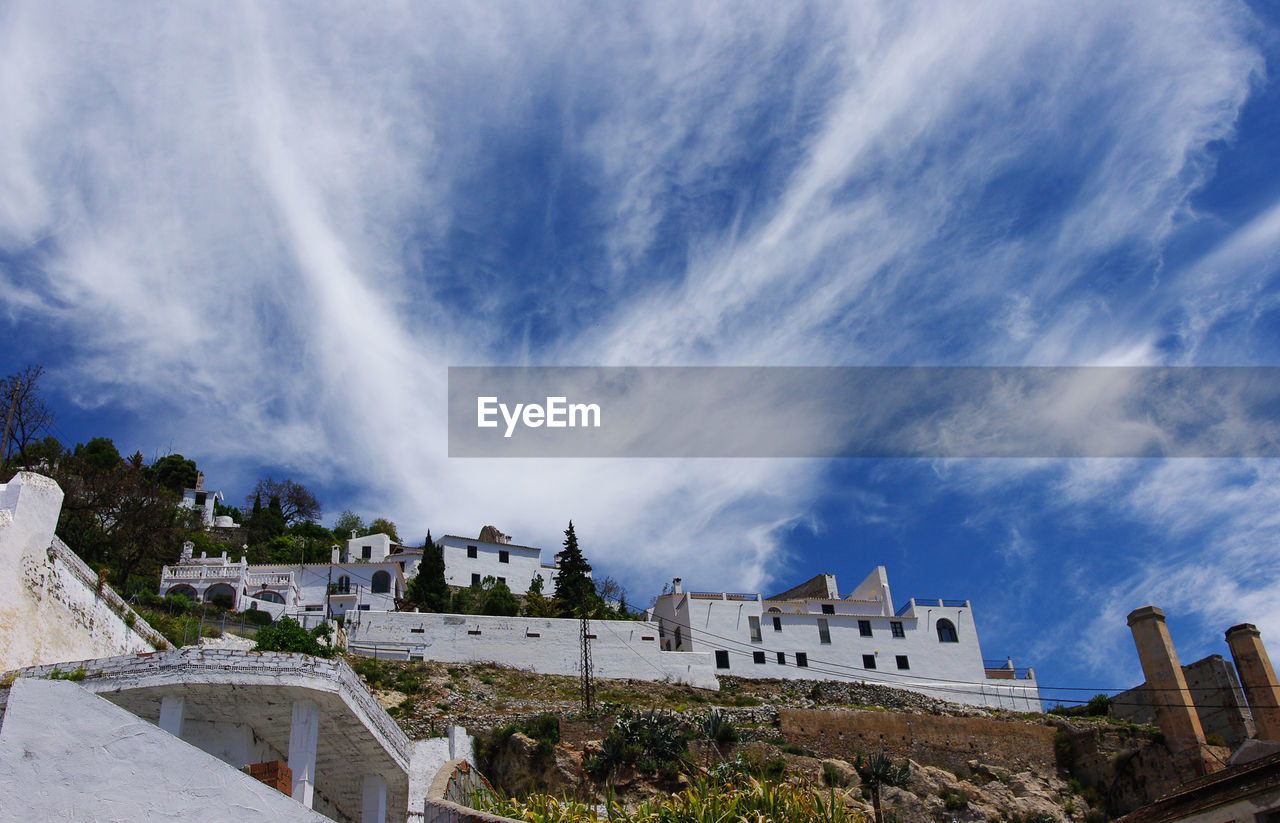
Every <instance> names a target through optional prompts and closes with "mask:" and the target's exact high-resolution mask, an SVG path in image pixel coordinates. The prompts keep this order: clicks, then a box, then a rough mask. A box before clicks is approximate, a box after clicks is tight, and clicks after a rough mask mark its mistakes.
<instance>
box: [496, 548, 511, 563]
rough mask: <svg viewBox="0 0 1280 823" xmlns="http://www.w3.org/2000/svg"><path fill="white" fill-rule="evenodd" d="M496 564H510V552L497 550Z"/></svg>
mask: <svg viewBox="0 0 1280 823" xmlns="http://www.w3.org/2000/svg"><path fill="white" fill-rule="evenodd" d="M498 562H499V563H510V562H511V552H509V551H507V550H506V549H499V550H498Z"/></svg>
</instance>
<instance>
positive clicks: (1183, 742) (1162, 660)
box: [1129, 606, 1221, 776]
mask: <svg viewBox="0 0 1280 823" xmlns="http://www.w3.org/2000/svg"><path fill="white" fill-rule="evenodd" d="M1129 630H1130V631H1131V632H1133V644H1134V645H1135V646H1136V647H1137V649H1138V660H1139V661H1140V662H1141V663H1142V674H1143V676H1144V677H1145V678H1146V679H1147V691H1148V693H1149V694H1150V695H1151V702H1152V703H1153V704H1154V705H1155V708H1156V722H1158V723H1159V724H1160V731H1162V732H1163V733H1164V738H1165V742H1166V743H1168V745H1169V750H1170V751H1172V752H1173V755H1174V759H1175V761H1176V762H1177V764H1178V766H1179V767H1180V770H1181V768H1182V767H1185V768H1186V769H1187V770H1188V771H1190V772H1191V773H1193V774H1195V775H1196V776H1199V775H1203V774H1208V773H1209V772H1211V771H1217V770H1218V769H1219V768H1221V764H1219V763H1217V762H1216V761H1215V760H1213V759H1211V758H1209V757H1208V756H1207V753H1206V752H1205V742H1204V729H1203V728H1202V727H1201V726H1200V718H1199V716H1198V715H1197V714H1196V708H1195V704H1194V703H1193V702H1192V701H1191V691H1190V689H1188V688H1187V680H1186V678H1185V677H1183V674H1182V666H1180V665H1178V655H1177V653H1176V652H1174V650H1173V641H1172V640H1170V639H1169V629H1168V628H1167V627H1166V626H1165V623H1164V612H1162V611H1160V610H1159V609H1158V608H1156V607H1155V606H1143V607H1142V608H1140V609H1135V610H1133V611H1132V612H1130V613H1129Z"/></svg>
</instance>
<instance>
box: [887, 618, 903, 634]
mask: <svg viewBox="0 0 1280 823" xmlns="http://www.w3.org/2000/svg"><path fill="white" fill-rule="evenodd" d="M889 631H890V633H891V634H892V635H893V636H894V637H906V636H907V633H906V632H904V631H903V630H902V621H901V620H890V621H889Z"/></svg>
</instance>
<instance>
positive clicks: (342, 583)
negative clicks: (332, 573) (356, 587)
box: [338, 574, 351, 594]
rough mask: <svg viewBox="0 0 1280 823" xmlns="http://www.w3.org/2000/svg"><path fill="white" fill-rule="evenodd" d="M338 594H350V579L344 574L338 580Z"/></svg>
mask: <svg viewBox="0 0 1280 823" xmlns="http://www.w3.org/2000/svg"><path fill="white" fill-rule="evenodd" d="M338 594H351V578H350V577H347V576H346V575H345V574H344V575H343V576H342V577H339V578H338Z"/></svg>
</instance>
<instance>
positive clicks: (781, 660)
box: [778, 652, 787, 666]
mask: <svg viewBox="0 0 1280 823" xmlns="http://www.w3.org/2000/svg"><path fill="white" fill-rule="evenodd" d="M778 665H779V666H785V665H787V653H786V652H778Z"/></svg>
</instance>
